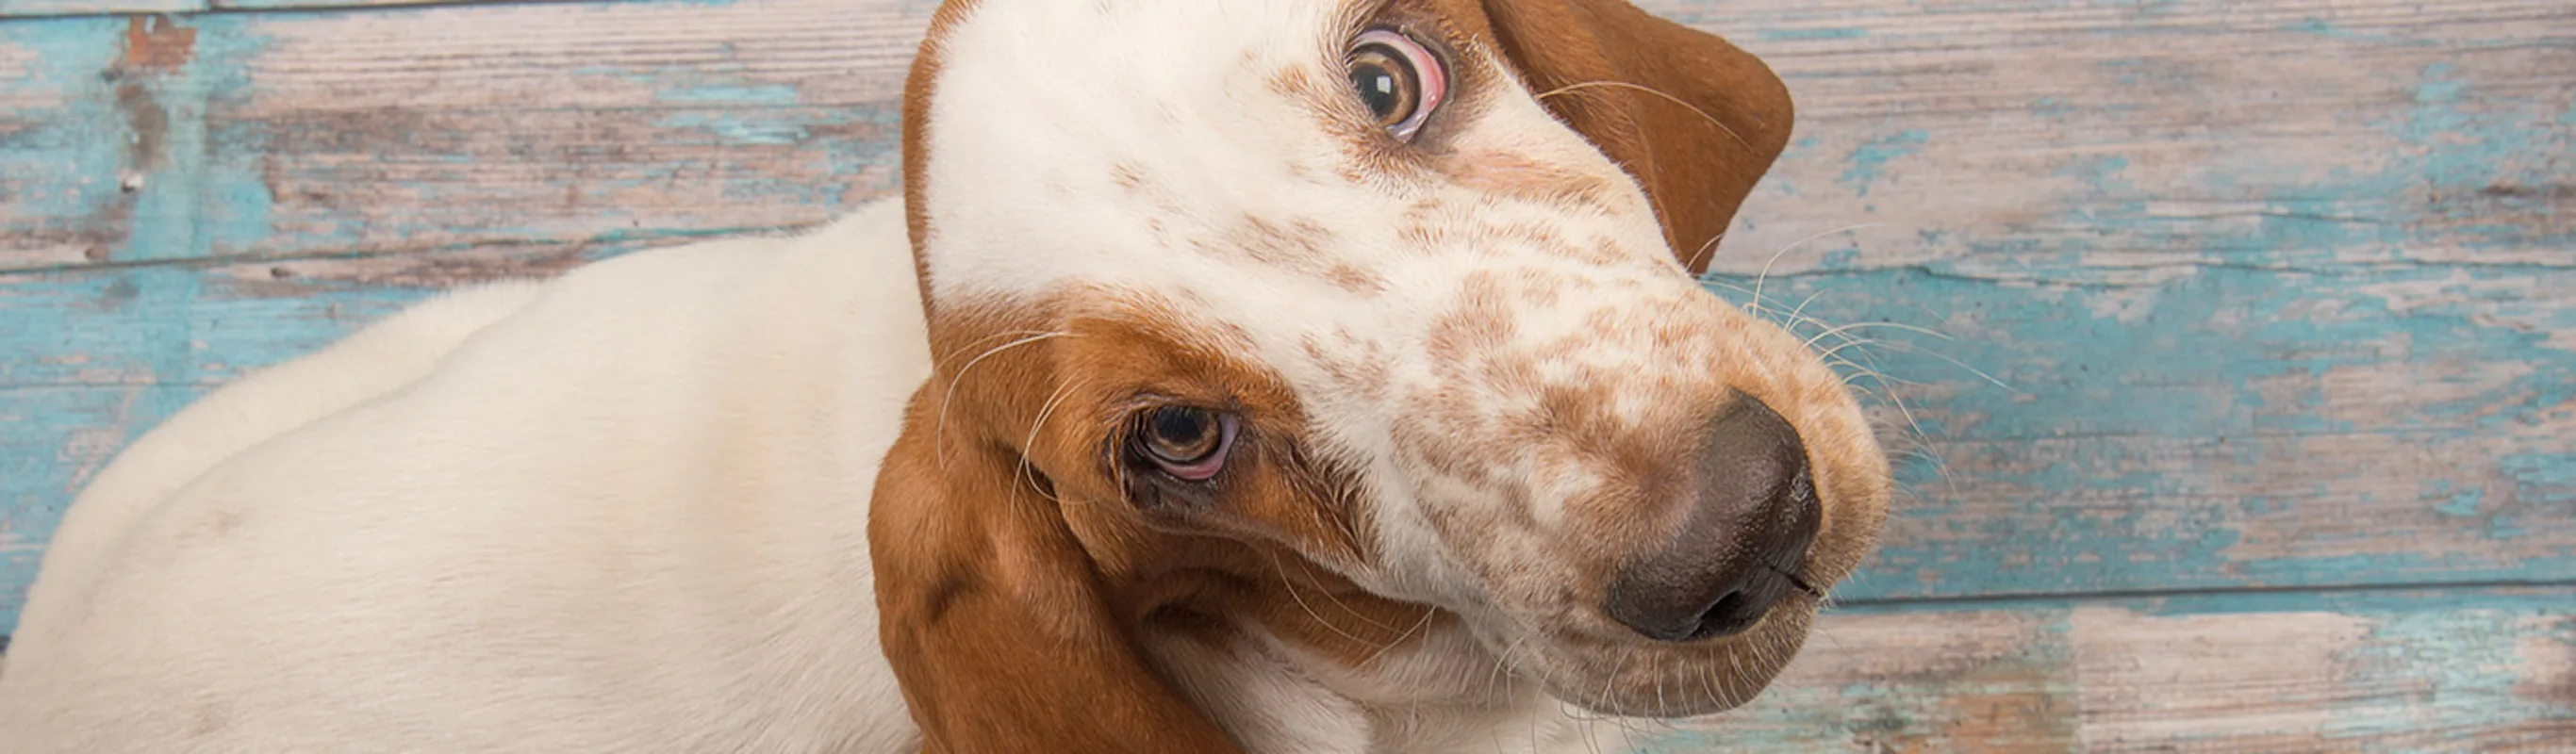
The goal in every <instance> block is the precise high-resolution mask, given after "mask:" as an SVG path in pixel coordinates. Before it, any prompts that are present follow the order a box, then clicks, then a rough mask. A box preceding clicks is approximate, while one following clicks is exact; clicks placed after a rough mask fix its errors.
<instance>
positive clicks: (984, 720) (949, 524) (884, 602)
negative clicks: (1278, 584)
mask: <svg viewBox="0 0 2576 754" xmlns="http://www.w3.org/2000/svg"><path fill="white" fill-rule="evenodd" d="M937 384H938V383H937V381H936V380H934V381H932V384H931V386H927V387H925V388H924V389H923V390H922V392H921V393H920V394H918V395H915V396H914V398H913V402H912V407H911V410H910V412H909V414H908V415H907V416H906V418H905V420H904V428H903V434H902V436H901V438H900V439H898V440H896V442H895V446H894V448H893V449H892V450H891V451H890V452H889V453H888V454H887V456H886V461H885V465H884V467H883V469H882V470H881V471H879V472H878V476H877V483H876V492H875V498H874V500H873V502H872V503H871V506H872V507H871V509H870V513H869V520H868V543H869V553H870V557H871V559H872V560H873V561H874V563H873V566H874V568H875V572H876V594H877V610H878V615H877V621H878V624H877V625H878V637H879V638H880V639H881V640H882V641H883V643H884V648H885V654H886V659H887V660H889V661H890V662H891V663H892V664H893V666H894V671H895V676H896V679H897V680H898V681H899V682H900V684H901V686H902V688H903V698H904V701H905V703H907V704H909V705H910V707H911V712H912V718H913V720H914V722H916V723H918V724H919V725H920V726H921V734H922V738H923V750H924V751H926V752H946V753H950V754H981V753H982V752H996V753H1006V752H1173V753H1174V754H1180V753H1183V752H1188V753H1191V754H1197V753H1201V752H1219V753H1224V752H1234V751H1236V750H1237V749H1236V745H1235V744H1234V743H1233V742H1232V741H1230V740H1229V739H1228V738H1227V737H1226V735H1225V733H1224V731H1222V730H1220V729H1218V728H1217V727H1216V724H1215V723H1213V722H1211V721H1210V720H1208V719H1207V718H1206V717H1205V716H1204V715H1202V714H1200V712H1199V710H1198V709H1197V708H1196V707H1195V706H1192V705H1191V704H1190V703H1189V702H1188V701H1187V700H1185V699H1183V698H1181V697H1180V696H1179V695H1178V694H1177V693H1176V692H1174V691H1173V690H1172V688H1171V687H1170V686H1169V685H1168V683H1166V682H1165V681H1164V680H1163V678H1162V676H1161V675H1160V674H1158V673H1156V672H1155V671H1154V670H1153V669H1152V668H1151V667H1149V666H1147V665H1146V664H1145V662H1144V659H1143V657H1142V655H1141V654H1140V652H1139V651H1138V648H1137V645H1136V643H1135V640H1134V639H1133V638H1132V636H1131V635H1130V634H1129V633H1128V632H1127V631H1126V630H1125V629H1124V628H1123V627H1122V626H1121V624H1120V623H1119V621H1118V619H1117V618H1116V612H1115V611H1114V610H1113V609H1112V608H1111V606H1110V604H1109V603H1108V601H1107V600H1106V599H1104V598H1103V596H1102V594H1101V590H1100V577H1099V575H1098V573H1097V571H1096V570H1095V569H1094V568H1093V564H1092V560H1091V558H1090V557H1089V555H1087V554H1086V552H1085V551H1084V550H1083V548H1082V545H1081V543H1080V542H1079V541H1077V540H1076V539H1075V538H1074V534H1073V532H1072V531H1071V530H1070V529H1069V528H1068V527H1067V526H1066V523H1065V520H1064V517H1063V516H1062V514H1061V513H1060V511H1059V509H1058V508H1057V507H1056V504H1055V503H1053V502H1051V501H1048V500H1046V499H1045V498H1043V497H1041V496H1040V495H1039V493H1038V492H1037V491H1035V490H1033V489H1031V488H1030V487H1028V486H1027V485H1024V484H1018V483H1015V481H1016V479H1017V477H1015V476H1014V474H1013V472H1014V471H1015V470H1016V468H1017V467H1016V466H1015V465H1014V464H1013V463H1011V462H1010V461H1008V460H1006V457H1005V456H1004V455H1002V454H999V453H994V452H989V451H978V450H976V449H974V448H972V447H969V446H971V445H973V443H970V442H966V441H962V440H959V439H958V437H957V436H956V435H955V434H951V435H949V436H948V437H947V438H946V442H948V443H949V447H948V448H947V449H946V450H945V452H944V455H945V456H946V457H945V458H942V457H941V456H942V455H943V450H942V449H941V448H940V447H939V446H938V443H940V442H942V440H941V439H940V437H939V435H940V433H939V432H938V430H937V426H938V422H937V418H938V417H937V416H936V413H937V412H938V411H939V407H940V404H941V401H940V399H939V398H938V397H936V396H935V390H934V388H935V387H936V386H937Z"/></svg>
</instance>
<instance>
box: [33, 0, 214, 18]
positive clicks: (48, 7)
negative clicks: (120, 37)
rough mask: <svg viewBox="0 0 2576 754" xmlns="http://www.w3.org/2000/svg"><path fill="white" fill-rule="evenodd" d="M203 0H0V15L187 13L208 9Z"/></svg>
mask: <svg viewBox="0 0 2576 754" xmlns="http://www.w3.org/2000/svg"><path fill="white" fill-rule="evenodd" d="M206 7H207V5H206V3H205V1H204V0H0V18H7V17H10V16H91V15H100V14H108V13H186V12H191V11H200V10H205V9H206Z"/></svg>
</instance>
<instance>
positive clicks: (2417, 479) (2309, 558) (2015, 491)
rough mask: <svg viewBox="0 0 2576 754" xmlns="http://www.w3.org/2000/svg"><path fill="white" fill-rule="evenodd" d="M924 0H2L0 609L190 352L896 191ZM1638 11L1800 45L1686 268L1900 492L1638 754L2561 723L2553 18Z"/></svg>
mask: <svg viewBox="0 0 2576 754" xmlns="http://www.w3.org/2000/svg"><path fill="white" fill-rule="evenodd" d="M931 5H932V4H931V3H930V2H928V0H731V1H729V2H728V1H726V0H616V1H611V0H588V1H577V2H559V3H545V4H474V3H429V4H421V5H409V4H405V3H400V2H395V3H384V2H372V1H370V0H358V1H356V2H337V1H334V0H215V1H214V2H200V1H199V0H0V426H5V427H6V428H7V429H6V430H5V431H0V632H5V631H6V630H7V629H8V627H9V626H11V625H12V624H14V622H15V619H16V614H17V605H18V603H19V600H20V599H21V597H22V596H23V587H24V584H25V583H26V581H27V580H28V579H29V578H30V577H31V576H32V575H33V571H34V566H35V563H36V562H37V559H38V557H39V556H40V554H41V552H42V549H43V547H44V542H45V539H46V536H47V534H48V532H49V531H50V530H51V529H52V527H53V525H54V523H55V521H56V519H57V518H58V516H59V515H60V512H61V508H62V506H63V505H64V504H65V503H66V502H67V501H68V500H70V499H71V496H72V494H73V493H74V492H75V491H76V490H77V489H78V488H79V487H80V485H81V484H82V483H83V481H84V480H85V479H87V478H88V477H89V475H91V474H93V473H95V472H96V471H97V470H98V468H99V467H100V465H101V464H103V463H105V462H106V460H107V459H108V458H109V457H110V456H111V455H112V454H113V453H114V452H115V451H116V450H117V449H118V448H119V447H120V446H121V445H122V444H123V443H125V442H127V441H129V440H131V439H132V438H133V437H134V436H135V435H136V434H137V433H139V432H141V431H143V430H145V429H148V428H149V427H151V426H152V425H153V424H154V423H155V422H157V421H158V420H159V419H160V418H162V417H164V416H167V415H168V414H169V413H170V412H171V411H174V410H176V409H177V408H178V407H180V406H182V405H184V404H185V403H186V401H187V400H189V399H190V398H192V397H194V396H196V395H198V394H200V393H201V392H202V391H204V390H205V389H206V388H208V387H209V386H212V385H217V384H220V383H222V382H224V381H225V380H228V379H231V378H233V377H235V376H238V375H239V374H241V373H242V372H243V370H246V369H253V368H257V367H260V366H263V365H267V364H272V363H275V362H277V361H279V360H282V359H285V358H289V357H291V356H293V355H295V354H297V353H300V352H303V351H305V350H308V349H311V348H313V347H315V346H317V345H319V344H322V343H325V342H328V341H329V340H331V339H332V338H334V337H336V336H338V335H340V334H343V333H346V332H348V331H349V330H350V329H352V328H354V327H356V326H358V325H361V324H363V323H365V322H368V321H370V320H372V319H374V318H376V317H380V316H382V315H384V314H385V313H387V312H390V311H392V310H394V309H396V308H398V307H399V306H401V305H402V304H403V303H405V302H408V301H412V300H416V299H417V298H419V297H420V296H422V295H425V294H427V293H429V292H432V291H435V290H439V289H442V288H446V287H450V286H454V285H458V284H463V283H467V282H471V281H476V280H487V279H493V278H498V277H507V276H517V275H529V274H539V275H541V274H548V273H552V272H555V271H559V270H561V269H564V268H566V267H568V266H571V265H575V264H579V263H581V262H583V261H585V260H591V259H598V258H602V257H606V256H611V255H615V254H618V253H623V252H625V251H630V250H633V249H637V248H644V247H649V246H654V245H661V244H668V243H673V242H678V241H681V240H685V239H690V238H697V237H706V236H719V235H726V234H735V233H751V232H764V231H771V230H777V229H785V228H794V227H800V226H804V225H809V224H812V223H816V222H820V221H822V220H825V219H827V218H829V217H831V216H832V215H833V214H834V213H836V212H839V211H842V210H845V209H847V208H849V207H851V206H853V205H855V204H856V203H858V202H860V201H863V200H865V199H868V198H873V197H878V196H884V195H887V194H889V193H890V192H892V191H894V190H895V189H896V178H897V170H896V163H895V153H894V147H893V141H894V135H895V125H896V111H897V106H896V102H895V97H896V95H897V93H898V90H899V87H900V85H901V75H902V72H903V69H904V66H905V65H906V63H907V61H908V60H909V59H910V56H911V53H912V44H913V43H914V42H915V41H916V37H917V35H918V34H919V32H920V29H921V28H922V26H923V25H924V23H925V22H926V20H927V17H928V12H929V9H930V7H931ZM1645 5H1647V6H1648V7H1649V8H1651V9H1653V10H1655V11H1657V12H1659V13H1664V14H1666V15H1668V16H1671V17H1673V18H1676V19H1679V20H1682V21H1685V22H1687V23H1692V24H1695V25H1698V26H1701V27H1703V28H1707V29H1711V30H1714V31H1718V32H1720V33H1723V34H1726V35H1728V36H1729V37H1730V38H1732V39H1735V40H1736V41H1738V42H1739V43H1740V44H1742V45H1744V46H1745V47H1747V48H1749V49H1751V50H1753V51H1755V52H1756V53H1757V54H1760V55H1762V56H1763V57H1764V58H1765V59H1766V60H1768V61H1770V62H1771V64H1772V65H1773V66H1774V67H1775V68H1777V69H1778V70H1779V71H1780V72H1781V73H1782V74H1783V76H1784V77H1785V78H1787V79H1788V80H1789V82H1790V86H1791V89H1792V90H1793V91H1794V92H1795V94H1796V96H1797V98H1798V101H1799V110H1800V116H1801V119H1800V124H1799V126H1798V129H1799V134H1800V135H1799V136H1798V137H1797V138H1796V139H1795V141H1794V143H1793V145H1792V147H1791V149H1790V151H1789V153H1788V154H1787V156H1786V157H1784V158H1783V161H1782V163H1781V165H1780V166H1779V168H1778V169H1777V170H1776V171H1775V172H1774V173H1773V175H1772V176H1771V177H1770V178H1769V179H1767V181H1766V183H1765V185H1764V188H1763V189H1761V191H1760V192H1759V193H1758V194H1757V196H1756V197H1755V199H1754V200H1753V201H1752V202H1751V203H1749V204H1748V205H1747V207H1746V209H1745V212H1744V218H1745V219H1744V220H1743V221H1742V222H1741V223H1740V225H1739V227H1738V228H1737V230H1736V231H1735V232H1734V233H1733V234H1732V235H1731V236H1730V240H1729V242H1728V246H1727V247H1726V248H1725V249H1723V250H1721V256H1720V258H1719V259H1718V260H1717V262H1716V264H1715V267H1716V271H1715V272H1714V273H1713V274H1712V276H1711V278H1710V287H1711V289H1712V290H1714V291H1716V292H1718V293H1719V294H1720V295H1725V296H1728V297H1731V298H1734V299H1737V300H1739V301H1744V302H1747V303H1756V302H1757V292H1758V303H1759V304H1761V306H1762V308H1763V309H1764V311H1766V312H1767V313H1769V314H1770V315H1772V316H1774V317H1777V318H1780V319H1782V320H1784V321H1790V323H1791V324H1792V325H1793V326H1794V327H1796V328H1797V329H1799V330H1800V331H1801V332H1806V333H1809V334H1812V335H1815V336H1816V337H1818V338H1819V339H1820V340H1819V343H1820V344H1825V345H1827V346H1830V347H1835V348H1837V349H1838V350H1837V351H1836V352H1835V353H1836V355H1837V356H1840V357H1843V358H1845V359H1847V360H1848V361H1849V362H1850V363H1849V364H1848V367H1849V369H1850V370H1851V372H1852V373H1853V374H1855V375H1856V376H1857V379H1858V381H1859V383H1860V384H1862V385H1864V386H1865V387H1867V388H1869V389H1870V390H1871V391H1872V392H1873V394H1874V397H1875V400H1876V402H1877V403H1878V405H1879V407H1880V408H1879V411H1880V413H1881V414H1882V415H1883V416H1884V417H1885V418H1886V419H1887V421H1888V424H1889V427H1890V433H1889V434H1890V437H1891V440H1893V441H1894V442H1895V443H1896V444H1897V446H1898V447H1899V449H1900V450H1901V451H1902V452H1904V453H1906V454H1907V456H1906V457H1907V459H1908V462H1907V463H1906V464H1905V468H1904V472H1903V473H1904V476H1905V481H1906V482H1907V486H1908V490H1909V491H1908V495H1907V497H1906V499H1905V501H1904V506H1903V510H1902V511H1901V512H1900V513H1899V515H1898V516H1897V517H1896V519H1895V520H1894V521H1893V523H1892V524H1891V529H1890V532H1889V542H1888V545H1887V548H1886V550H1885V552H1884V554H1883V555H1881V556H1880V557H1879V558H1878V560H1877V561H1876V562H1875V563H1874V565H1873V566H1872V567H1871V568H1870V569H1869V570H1867V571H1866V572H1865V573H1864V574H1863V575H1861V576H1860V577H1858V578H1856V579H1855V580H1854V581H1853V582H1852V583H1851V584H1849V585H1848V586H1846V587H1845V588H1843V589H1841V590H1840V591H1839V592H1838V597H1839V599H1840V600H1841V603H1842V605H1841V606H1840V607H1839V608H1837V610H1836V612H1835V613H1834V614H1833V615H1832V616H1831V617H1830V618H1829V619H1828V620H1827V621H1826V622H1825V624H1824V627H1823V628H1822V629H1821V631H1820V633H1819V635H1818V638H1817V639H1815V640H1814V641H1813V642H1811V643H1810V645H1809V649H1808V650H1807V651H1806V653H1805V654H1804V655H1803V656H1802V657H1801V658H1800V659H1799V660H1798V662H1797V664H1796V665H1795V666H1794V667H1793V669H1792V671H1791V673H1790V676H1789V677H1788V678H1787V679H1786V680H1784V681H1783V683H1782V684H1781V685H1780V686H1778V687H1777V688H1775V689H1774V690H1773V691H1772V692H1770V693H1769V694H1767V695H1766V696H1765V697H1764V698H1763V699H1762V700H1760V701H1758V702H1757V703H1755V704H1754V705H1752V706H1751V707H1748V708H1747V709H1745V710H1741V711H1738V712H1735V713H1731V714H1728V715H1724V716H1720V717H1718V718H1715V719H1712V720H1708V721H1695V722H1693V723H1691V724H1688V725H1684V726H1680V727H1679V728H1677V729H1675V730H1673V731H1671V732H1669V734H1668V735H1667V736H1666V737H1667V738H1669V740H1670V743H1669V744H1668V745H1667V746H1666V747H1665V748H1666V749H1668V750H1671V751H1691V750H1700V749H1704V748H1712V747H1714V748H1741V749H1744V750H1754V751H1786V752H1809V751H1858V752H1890V751H2073V750H2088V751H2095V750H2098V751H2283V752H2290V751H2321V750H2323V751H2453V750H2481V751H2535V752H2537V751H2576V157H2571V155H2576V83H2571V82H2576V4H2570V3H2569V2H2567V0H2499V1H2489V2H2477V1H2472V0H2411V1H2400V0H2275V1H2273V2H2266V3H2262V4H2250V3H2235V2H2228V1H2227V0H2059V1H2055V2H2050V1H2045V0H1814V1H1811V2H1800V3H1760V2H1754V1H1753V0H1653V1H1651V2H1647V3H1645ZM127 13H169V14H175V15H119V14H127ZM1793 312H1794V313H1795V316H1796V318H1795V319H1794V320H1792V319H1791V314H1792V313H1793Z"/></svg>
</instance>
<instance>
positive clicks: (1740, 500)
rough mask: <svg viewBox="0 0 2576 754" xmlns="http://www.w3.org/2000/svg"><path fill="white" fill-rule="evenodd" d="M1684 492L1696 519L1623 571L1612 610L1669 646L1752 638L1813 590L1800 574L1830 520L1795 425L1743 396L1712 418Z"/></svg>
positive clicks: (1614, 585) (1613, 587)
mask: <svg viewBox="0 0 2576 754" xmlns="http://www.w3.org/2000/svg"><path fill="white" fill-rule="evenodd" d="M1705 443H1706V444H1705V445H1704V446H1703V448H1704V449H1703V450H1702V451H1701V452H1700V454H1699V457H1698V458H1696V459H1693V460H1694V461H1695V463H1694V464H1693V468H1691V469H1690V472H1689V474H1688V475H1687V476H1686V477H1685V478H1686V479H1688V480H1689V481H1688V483H1686V484H1685V485H1683V488H1682V489H1681V490H1679V492H1680V494H1682V495H1683V496H1685V499H1684V500H1682V501H1681V502H1682V504H1684V505H1686V506H1687V513H1686V514H1685V516H1684V517H1683V519H1682V524H1681V526H1680V527H1679V528H1678V529H1677V530H1675V531H1673V532H1671V533H1670V534H1669V538H1668V539H1667V540H1666V544H1664V545H1663V546H1662V547H1661V548H1659V549H1655V550H1651V551H1648V552H1646V553H1644V554H1642V555H1640V556H1638V557H1635V558H1633V559H1631V560H1629V561H1627V562H1626V563H1624V564H1622V565H1621V566H1620V567H1619V572H1618V573H1617V575H1615V576H1614V577H1613V579H1612V581H1611V584H1610V592H1609V599H1608V602H1607V604H1606V605H1605V609H1606V612H1608V613H1609V615H1610V617H1611V618H1612V619H1614V620H1617V621H1619V622H1620V623H1622V624H1625V625H1627V626H1628V627H1629V628H1631V629H1634V630H1635V631H1636V632H1637V633H1640V634H1644V635H1646V636H1647V637H1648V638H1652V639H1656V640H1659V641H1692V640H1697V639H1705V638H1709V637H1715V636H1729V635H1733V634H1737V633H1742V632H1743V631H1744V630H1745V629H1748V628H1752V627H1753V624H1754V623H1756V622H1758V621H1760V620H1762V616H1763V615H1764V614H1765V613H1768V612H1770V610H1771V606H1772V604H1773V603H1776V602H1779V601H1780V598H1782V597H1785V596H1787V595H1788V594H1789V593H1790V592H1791V591H1792V590H1797V589H1803V588H1805V586H1804V585H1803V584H1802V582H1800V581H1799V579H1800V578H1801V577H1800V576H1797V575H1796V574H1797V573H1798V570H1799V568H1798V566H1799V563H1800V561H1803V560H1805V559H1806V556H1807V546H1808V545H1809V544H1811V543H1813V542H1814V541H1815V538H1816V529H1817V527H1819V526H1821V525H1822V522H1823V516H1824V512H1823V506H1821V505H1820V504H1818V503H1817V501H1816V493H1815V486H1814V483H1813V482H1812V481H1811V480H1810V479H1809V478H1808V475H1807V451H1806V447H1805V446H1804V445H1803V444H1801V443H1799V442H1798V431H1797V429H1796V428H1794V427H1791V426H1789V420H1787V419H1784V418H1781V416H1780V414H1779V412H1777V411H1773V410H1771V407H1770V406H1768V405H1764V404H1763V403H1762V402H1761V401H1759V400H1755V399H1754V398H1753V397H1752V396H1749V395H1738V396H1737V397H1736V399H1735V400H1734V401H1733V402H1731V403H1729V404H1728V405H1727V408H1726V410H1725V411H1724V412H1723V413H1721V414H1719V415H1718V417H1717V419H1716V420H1715V421H1712V422H1710V424H1709V427H1708V435H1707V437H1706V439H1705Z"/></svg>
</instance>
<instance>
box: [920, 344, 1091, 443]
mask: <svg viewBox="0 0 2576 754" xmlns="http://www.w3.org/2000/svg"><path fill="white" fill-rule="evenodd" d="M1073 335H1074V334H1073V333H1071V332H1066V331H1062V330H1057V331H1050V332H1042V333H1038V334H1035V335H1030V336H1027V337H1023V338H1020V339H1018V340H1014V341H1011V342H1009V343H1004V344H1001V345H998V346H994V347H992V348H990V349H987V350H985V351H984V352H983V353H980V354H976V355H975V358H973V359H970V360H968V361H967V362H966V365H965V366H961V367H958V368H957V373H956V374H954V375H950V376H949V378H948V389H947V390H945V391H942V392H941V393H940V395H939V418H938V421H937V422H936V424H935V426H934V427H933V428H932V430H931V440H932V441H933V442H934V443H936V444H937V445H936V446H937V447H942V448H945V447H948V444H947V437H948V406H949V404H951V403H953V402H955V401H956V398H957V385H958V383H961V382H964V381H965V380H966V373H967V372H969V371H973V370H974V369H975V365H976V364H981V363H983V362H984V360H985V359H988V358H992V356H993V354H997V353H1001V352H1003V351H1008V350H1010V349H1013V348H1018V347H1020V346H1025V345H1028V344H1031V343H1037V342H1041V341H1046V340H1051V339H1054V338H1065V337H1072V336H1073ZM939 463H940V464H941V468H946V464H947V463H948V454H947V453H941V454H939Z"/></svg>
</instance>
